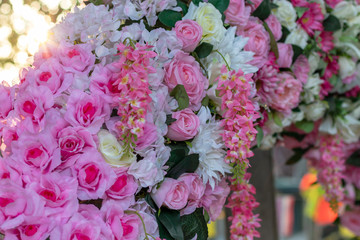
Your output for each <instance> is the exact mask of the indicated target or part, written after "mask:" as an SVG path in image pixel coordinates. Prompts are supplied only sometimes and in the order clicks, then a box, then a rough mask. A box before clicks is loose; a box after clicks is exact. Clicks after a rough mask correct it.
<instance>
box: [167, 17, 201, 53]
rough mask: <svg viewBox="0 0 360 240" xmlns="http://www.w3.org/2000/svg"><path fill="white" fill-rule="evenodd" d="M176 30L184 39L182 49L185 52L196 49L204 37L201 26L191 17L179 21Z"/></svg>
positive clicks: (179, 36)
mask: <svg viewBox="0 0 360 240" xmlns="http://www.w3.org/2000/svg"><path fill="white" fill-rule="evenodd" d="M174 30H175V32H176V36H177V37H178V38H179V39H180V40H181V41H182V43H183V48H182V49H183V50H184V51H185V52H192V51H194V50H195V48H196V47H197V45H198V44H199V42H200V40H201V38H202V28H201V26H200V25H199V24H198V23H197V22H196V21H193V20H190V19H185V20H181V21H177V22H176V24H175V29H174Z"/></svg>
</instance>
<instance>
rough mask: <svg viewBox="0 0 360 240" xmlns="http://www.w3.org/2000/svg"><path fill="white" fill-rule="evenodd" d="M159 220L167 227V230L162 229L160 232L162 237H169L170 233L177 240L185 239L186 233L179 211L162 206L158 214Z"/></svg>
mask: <svg viewBox="0 0 360 240" xmlns="http://www.w3.org/2000/svg"><path fill="white" fill-rule="evenodd" d="M158 220H159V221H160V222H161V224H162V225H163V226H164V227H165V228H166V229H165V230H166V231H164V229H162V232H160V237H161V238H166V239H169V236H168V234H170V235H171V237H172V238H174V239H176V240H184V233H183V230H182V228H181V221H180V212H179V211H176V210H170V209H167V208H161V210H160V214H159V215H158ZM159 230H160V224H159ZM167 233H168V234H167ZM164 235H165V236H164ZM170 239H171V238H170Z"/></svg>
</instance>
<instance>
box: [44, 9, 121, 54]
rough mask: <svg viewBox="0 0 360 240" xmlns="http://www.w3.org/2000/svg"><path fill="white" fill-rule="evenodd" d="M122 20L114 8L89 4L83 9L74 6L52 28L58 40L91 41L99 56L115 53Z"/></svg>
mask: <svg viewBox="0 0 360 240" xmlns="http://www.w3.org/2000/svg"><path fill="white" fill-rule="evenodd" d="M119 27H120V20H119V19H117V18H114V17H113V13H112V10H110V11H109V10H108V7H106V6H104V5H99V6H95V5H93V4H89V5H87V6H86V7H85V8H83V9H79V8H77V7H75V8H74V12H73V13H69V14H67V15H66V17H65V18H64V19H63V20H62V22H60V23H59V24H57V25H55V27H54V28H53V29H51V31H50V32H51V33H52V34H51V35H52V40H54V41H56V42H60V41H69V42H70V43H74V42H75V41H79V40H80V41H81V42H83V43H90V44H91V45H92V48H93V50H95V52H96V54H97V56H98V57H104V56H106V55H110V54H112V55H113V54H115V53H116V48H114V43H117V42H118V40H119V38H120V34H119V31H118V30H117V29H118V28H119Z"/></svg>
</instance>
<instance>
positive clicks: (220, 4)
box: [209, 0, 230, 13]
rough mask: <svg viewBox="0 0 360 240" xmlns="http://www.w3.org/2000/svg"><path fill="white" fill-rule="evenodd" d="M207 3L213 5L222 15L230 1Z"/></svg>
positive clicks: (221, 0) (211, 1)
mask: <svg viewBox="0 0 360 240" xmlns="http://www.w3.org/2000/svg"><path fill="white" fill-rule="evenodd" d="M209 3H211V4H212V5H214V6H215V7H216V9H217V10H219V12H220V13H223V12H225V10H226V9H227V8H228V7H229V3H230V0H209Z"/></svg>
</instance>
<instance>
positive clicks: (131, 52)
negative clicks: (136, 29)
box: [112, 43, 156, 141]
mask: <svg viewBox="0 0 360 240" xmlns="http://www.w3.org/2000/svg"><path fill="white" fill-rule="evenodd" d="M150 48H151V46H147V45H145V46H142V45H140V44H139V43H136V46H135V47H133V46H131V45H125V44H123V43H120V44H119V46H118V50H119V54H118V55H119V56H120V59H119V60H118V61H116V62H114V63H113V66H114V67H116V68H118V69H121V70H120V72H118V74H117V75H116V77H115V78H116V79H115V81H114V83H112V84H113V87H115V88H117V90H118V94H116V95H115V98H117V99H118V101H119V105H118V115H119V116H120V118H121V119H120V121H119V122H117V123H116V128H118V129H119V135H120V136H122V139H129V140H135V141H136V140H137V139H138V138H139V137H141V136H142V135H143V134H144V126H145V116H146V113H147V109H148V104H149V103H150V102H151V97H150V96H149V94H150V93H151V90H150V89H149V83H148V81H147V79H148V74H150V73H154V72H156V70H155V69H154V68H153V67H152V66H150V65H149V64H150V58H153V57H155V56H156V53H155V52H152V51H149V49H150ZM129 134H132V136H129ZM132 137H134V139H132Z"/></svg>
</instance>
